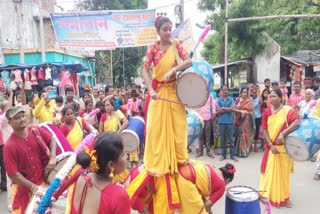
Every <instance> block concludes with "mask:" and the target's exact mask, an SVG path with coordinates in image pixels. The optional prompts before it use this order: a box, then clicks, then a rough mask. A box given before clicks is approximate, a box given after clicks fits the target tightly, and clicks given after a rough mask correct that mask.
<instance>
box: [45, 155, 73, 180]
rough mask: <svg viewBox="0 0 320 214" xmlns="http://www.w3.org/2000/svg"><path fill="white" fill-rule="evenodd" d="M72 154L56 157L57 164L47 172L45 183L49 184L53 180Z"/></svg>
mask: <svg viewBox="0 0 320 214" xmlns="http://www.w3.org/2000/svg"><path fill="white" fill-rule="evenodd" d="M72 154H73V152H64V153H61V154H60V155H57V164H56V166H55V167H54V169H53V170H52V171H51V172H49V174H48V175H47V176H46V182H47V183H48V184H50V183H51V182H52V181H53V180H54V179H55V176H56V174H57V173H58V172H59V170H60V169H61V168H62V167H63V165H64V164H65V163H66V162H67V161H68V159H69V157H70V156H71V155H72Z"/></svg>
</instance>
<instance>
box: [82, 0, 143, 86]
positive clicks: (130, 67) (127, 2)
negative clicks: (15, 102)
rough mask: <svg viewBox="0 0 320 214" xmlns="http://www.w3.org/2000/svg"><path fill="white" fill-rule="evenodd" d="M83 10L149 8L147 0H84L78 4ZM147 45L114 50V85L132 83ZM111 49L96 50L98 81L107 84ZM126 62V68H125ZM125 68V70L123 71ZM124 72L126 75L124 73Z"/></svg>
mask: <svg viewBox="0 0 320 214" xmlns="http://www.w3.org/2000/svg"><path fill="white" fill-rule="evenodd" d="M77 7H78V9H80V10H83V11H94V10H131V9H145V8H147V1H146V0H142V1H141V0H83V1H82V2H80V3H79V4H78V5H77ZM145 51H146V47H134V48H117V49H116V50H113V51H112V70H113V80H112V81H113V84H114V87H120V86H123V84H124V82H125V84H126V86H127V85H129V84H131V78H132V77H136V76H137V75H138V68H139V66H140V64H141V61H142V59H143V56H144V54H145ZM110 56H111V54H110V51H105V50H103V51H96V55H95V57H96V71H97V81H98V82H101V83H105V84H111V82H108V77H110V76H111V74H110V72H111V57H110ZM123 64H124V69H123ZM123 70H124V72H123ZM123 74H124V75H123Z"/></svg>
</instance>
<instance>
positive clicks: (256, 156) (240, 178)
mask: <svg viewBox="0 0 320 214" xmlns="http://www.w3.org/2000/svg"><path fill="white" fill-rule="evenodd" d="M190 157H191V158H194V155H193V154H192V153H191V154H190ZM261 157H262V153H253V154H251V156H250V157H249V158H245V159H240V161H239V162H238V163H234V162H233V161H230V160H227V161H229V162H231V163H233V164H234V165H235V166H236V168H237V172H236V176H235V179H234V181H233V183H231V184H229V186H235V185H246V186H250V187H253V188H256V189H257V188H258V187H259V177H260V174H259V168H260V162H261ZM200 159H201V160H203V161H208V162H210V163H212V164H213V165H215V166H221V165H223V164H224V163H225V162H220V161H218V157H216V158H214V159H211V158H208V157H201V158H200ZM314 169H315V165H314V163H311V162H309V161H308V162H296V163H295V172H294V174H293V175H292V180H291V192H292V197H291V201H292V203H293V208H290V209H289V208H273V209H272V213H273V214H305V213H306V214H319V213H320V211H319V209H320V181H314V180H312V176H313V173H314ZM5 201H6V196H5V193H0V213H1V214H8V213H9V212H7V208H6V203H5ZM224 204H225V196H223V197H222V198H221V199H220V200H219V201H218V202H217V203H216V204H215V205H214V206H213V209H212V210H213V212H214V213H216V214H223V213H224V209H225V205H224ZM261 207H262V211H263V212H262V213H264V208H263V206H262V205H261ZM132 213H137V212H132Z"/></svg>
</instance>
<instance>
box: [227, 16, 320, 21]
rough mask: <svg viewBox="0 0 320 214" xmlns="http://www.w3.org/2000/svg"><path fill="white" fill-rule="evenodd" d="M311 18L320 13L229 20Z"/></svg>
mask: <svg viewBox="0 0 320 214" xmlns="http://www.w3.org/2000/svg"><path fill="white" fill-rule="evenodd" d="M310 18H320V14H299V15H276V16H252V17H242V18H234V19H228V20H227V22H246V21H256V20H268V19H310Z"/></svg>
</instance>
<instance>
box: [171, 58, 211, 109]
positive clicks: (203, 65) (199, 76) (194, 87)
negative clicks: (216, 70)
mask: <svg viewBox="0 0 320 214" xmlns="http://www.w3.org/2000/svg"><path fill="white" fill-rule="evenodd" d="M212 85H213V70H212V67H211V66H210V65H209V63H207V62H206V61H204V60H192V66H191V67H189V68H187V69H186V70H184V71H183V72H180V73H179V74H178V78H177V84H176V90H177V96H178V98H179V100H180V101H181V102H182V103H184V104H186V105H187V107H189V108H200V107H201V106H203V105H204V104H206V102H207V99H208V97H209V95H210V93H211V90H212Z"/></svg>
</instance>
